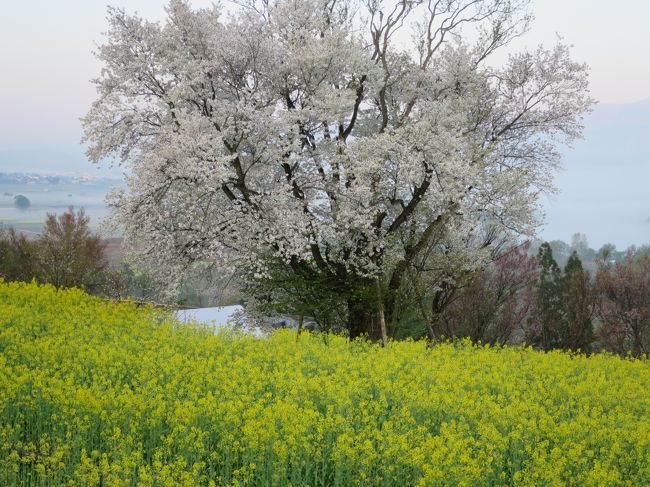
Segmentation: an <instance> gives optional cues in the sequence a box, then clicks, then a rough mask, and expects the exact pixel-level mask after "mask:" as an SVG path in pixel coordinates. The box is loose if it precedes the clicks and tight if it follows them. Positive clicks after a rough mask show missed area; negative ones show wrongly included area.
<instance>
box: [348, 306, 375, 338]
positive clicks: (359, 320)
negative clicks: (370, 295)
mask: <svg viewBox="0 0 650 487" xmlns="http://www.w3.org/2000/svg"><path fill="white" fill-rule="evenodd" d="M380 322H381V319H380V316H379V312H378V310H377V306H376V303H373V302H372V301H368V300H365V299H354V298H352V299H349V300H348V331H349V333H350V340H354V339H355V338H359V337H361V336H366V337H367V338H368V339H369V340H371V341H373V342H376V341H379V340H381V339H382V335H381V326H380Z"/></svg>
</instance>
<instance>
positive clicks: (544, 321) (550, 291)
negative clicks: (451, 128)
mask: <svg viewBox="0 0 650 487" xmlns="http://www.w3.org/2000/svg"><path fill="white" fill-rule="evenodd" d="M537 261H538V265H539V280H538V282H537V297H536V303H535V308H536V309H535V313H534V314H533V317H532V320H531V323H530V326H529V328H528V337H527V339H528V342H529V343H530V344H532V345H534V346H536V347H539V348H541V349H543V350H552V349H554V348H564V343H563V342H564V340H563V339H562V338H563V336H566V331H565V328H566V320H565V307H566V306H565V300H564V280H563V278H562V271H561V270H560V267H559V266H558V264H557V262H556V261H555V259H554V258H553V250H552V249H551V246H550V245H549V243H548V242H544V243H543V244H542V245H541V246H540V248H539V252H538V254H537Z"/></svg>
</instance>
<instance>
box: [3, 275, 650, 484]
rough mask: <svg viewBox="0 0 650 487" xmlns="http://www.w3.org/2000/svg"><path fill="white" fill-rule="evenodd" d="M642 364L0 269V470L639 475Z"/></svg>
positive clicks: (603, 479)
mask: <svg viewBox="0 0 650 487" xmlns="http://www.w3.org/2000/svg"><path fill="white" fill-rule="evenodd" d="M649 418H650V363H649V362H648V361H647V360H623V359H620V358H617V357H613V356H608V355H594V356H591V357H585V356H582V355H569V354H566V353H561V352H553V353H539V352H536V351H533V350H530V349H522V348H507V347H506V348H490V347H477V346H473V345H471V344H469V343H466V342H463V343H455V344H451V343H450V344H441V345H436V346H434V347H428V346H427V344H426V343H423V342H412V341H406V342H393V343H390V345H389V347H388V348H387V349H383V348H381V347H378V346H375V345H371V344H368V343H366V342H361V341H359V342H353V343H349V342H348V341H347V340H346V339H345V338H342V337H336V336H328V335H316V334H311V335H310V334H307V333H305V334H302V335H301V336H299V337H298V336H297V335H296V334H295V333H293V332H290V331H280V332H276V333H275V334H273V335H272V336H270V337H268V338H256V337H253V336H242V335H241V334H238V333H235V332H232V331H223V332H219V333H217V334H214V333H212V331H211V330H210V329H209V328H208V327H202V326H198V325H187V324H182V323H178V322H176V321H174V320H173V319H172V318H171V317H170V315H168V314H165V313H161V312H159V311H156V310H153V309H150V308H145V307H137V306H136V305H135V304H132V303H122V304H110V303H105V302H103V301H101V300H99V299H97V298H93V297H90V296H88V295H86V294H84V293H83V292H81V291H78V290H66V291H57V290H55V289H54V288H52V287H49V286H37V285H35V284H5V283H2V282H0V485H88V486H95V485H102V486H120V485H124V486H127V485H128V486H130V485H138V486H176V485H187V486H194V485H205V486H219V485H239V486H244V485H293V486H304V485H310V486H317V485H322V486H330V485H332V486H337V485H338V486H347V485H367V486H384V485H400V486H402V485H423V486H424V485H454V486H455V485H468V486H470V485H471V486H474V485H544V486H548V485H590V486H591V485H603V486H605V485H606V486H615V485H630V486H640V485H650V461H649V460H650V420H649Z"/></svg>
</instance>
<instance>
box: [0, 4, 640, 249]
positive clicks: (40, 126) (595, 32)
mask: <svg viewBox="0 0 650 487" xmlns="http://www.w3.org/2000/svg"><path fill="white" fill-rule="evenodd" d="M165 3H166V2H164V1H162V0H113V1H111V2H110V4H111V5H114V6H120V7H125V8H126V9H127V11H130V12H133V11H138V13H139V14H140V15H141V16H143V17H146V18H148V19H152V20H162V19H163V18H164V15H165V14H164V10H163V7H164V5H165ZM211 3H212V2H211V1H206V0H194V1H193V2H192V4H193V5H194V6H195V7H205V6H209V5H211ZM226 4H227V3H226ZM0 5H1V7H2V9H1V10H0V11H1V12H2V15H1V17H0V70H1V71H0V73H1V76H0V115H1V116H0V170H5V171H6V170H7V169H8V168H7V167H6V164H7V162H6V161H8V160H15V161H16V162H17V163H18V164H19V166H20V167H16V168H15V169H16V170H21V169H22V170H35V169H40V170H42V171H49V170H51V171H56V170H58V171H60V170H61V167H60V165H61V164H67V165H68V168H69V169H70V170H76V171H79V170H84V169H86V167H87V168H88V171H92V170H93V169H92V167H91V166H90V165H89V164H88V163H86V162H85V161H84V158H83V151H82V149H81V148H80V147H79V139H80V137H81V127H80V123H79V118H80V117H82V116H83V115H84V114H85V113H86V111H87V110H88V108H89V106H90V104H91V102H92V101H93V100H94V98H95V90H94V87H93V86H92V85H91V83H90V82H89V80H90V79H91V78H93V77H96V76H97V75H98V74H99V71H100V65H99V63H98V62H97V61H96V60H95V59H94V57H93V55H92V52H91V51H92V50H93V48H94V43H96V42H100V43H101V42H103V36H102V32H104V31H105V30H106V19H105V16H106V15H105V14H106V5H107V2H106V1H104V0H57V1H53V0H31V1H30V0H22V1H14V0H0ZM531 7H532V11H533V13H534V15H535V17H536V19H535V21H534V22H533V24H532V28H531V31H530V33H529V34H528V35H526V37H525V38H523V39H520V40H518V41H517V43H516V45H515V46H513V47H514V48H515V49H518V48H522V47H526V46H528V47H534V46H536V45H537V44H540V43H542V44H545V45H547V46H550V45H552V44H553V43H555V42H556V40H557V36H558V35H559V36H561V37H562V38H563V39H564V41H565V42H566V43H569V44H572V45H573V46H574V47H573V58H574V59H575V60H578V61H582V62H586V63H588V64H589V65H590V66H591V91H592V95H593V96H594V98H596V99H597V100H599V101H600V102H603V103H607V104H608V103H616V104H620V103H632V102H637V101H640V100H646V99H650V29H649V28H648V26H647V22H648V19H650V0H618V1H617V2H611V1H610V0H607V1H606V0H533V1H532V2H531ZM649 137H650V134H649ZM21 154H22V156H21ZM25 154H28V155H25ZM3 155H4V157H3ZM3 161H4V165H3ZM648 162H650V161H648ZM30 164H31V165H30ZM568 169H570V168H568ZM554 201H555V203H554V204H556V205H557V202H558V201H560V200H559V199H556V200H554ZM648 213H649V214H648V216H650V211H649V212H648ZM568 238H570V235H568V236H566V237H565V239H568ZM648 240H650V238H649V239H648Z"/></svg>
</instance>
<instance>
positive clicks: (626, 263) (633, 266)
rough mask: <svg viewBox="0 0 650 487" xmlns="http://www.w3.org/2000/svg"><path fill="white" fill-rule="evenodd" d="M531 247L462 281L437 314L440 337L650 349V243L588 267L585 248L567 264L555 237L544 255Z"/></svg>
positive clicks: (551, 345)
mask: <svg viewBox="0 0 650 487" xmlns="http://www.w3.org/2000/svg"><path fill="white" fill-rule="evenodd" d="M529 247H530V244H528V243H527V244H524V245H522V246H519V247H515V248H512V249H510V250H508V251H507V252H505V253H504V254H502V255H501V256H499V257H498V258H497V259H496V260H495V261H494V262H493V263H492V264H490V265H489V266H488V267H486V268H485V269H483V270H480V271H477V272H476V273H475V274H474V275H473V276H471V278H470V279H468V280H467V282H466V283H465V284H464V285H461V286H459V287H458V288H457V289H455V291H454V292H453V293H451V296H450V298H449V299H448V305H447V306H446V308H445V309H444V310H443V311H442V312H441V313H440V314H439V315H438V316H436V317H435V319H434V321H433V334H434V337H435V338H436V339H444V338H461V337H469V338H471V339H472V340H473V341H475V342H482V343H489V344H527V345H531V346H533V347H535V348H538V349H541V350H552V349H562V350H572V351H581V352H585V353H590V352H595V351H608V352H611V353H616V354H620V355H626V354H631V355H633V356H636V357H638V356H641V355H644V354H646V355H647V354H648V352H649V351H650V248H648V247H643V248H640V249H631V250H629V251H628V252H627V253H626V254H625V255H624V257H623V258H621V259H620V260H618V261H614V260H613V259H611V258H610V255H609V254H607V253H604V254H603V253H601V254H600V255H598V256H596V265H597V267H596V269H595V271H594V272H588V271H587V270H585V268H584V267H583V264H582V261H581V259H580V257H579V256H578V251H577V250H573V251H572V253H571V254H570V255H569V258H568V259H567V261H566V264H565V265H564V268H561V267H560V266H559V265H558V263H557V262H556V260H555V258H554V256H553V250H552V248H551V245H550V244H549V243H548V242H544V243H543V244H541V245H540V247H539V250H538V253H537V255H536V256H533V255H530V253H529Z"/></svg>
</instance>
